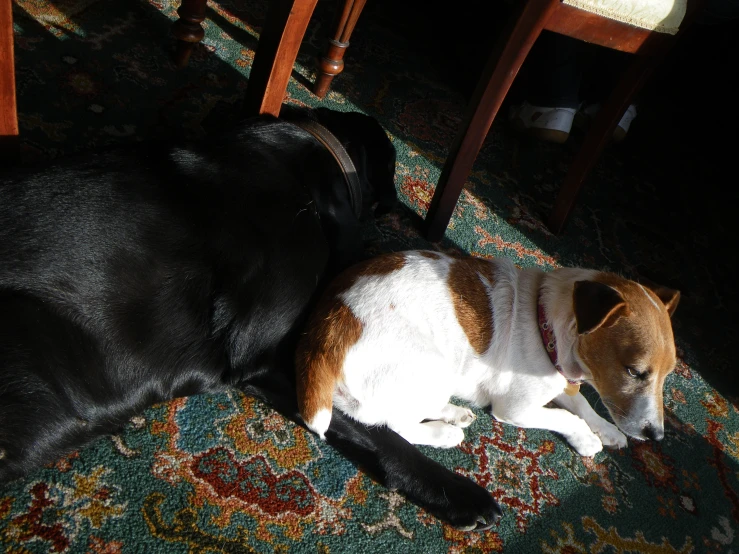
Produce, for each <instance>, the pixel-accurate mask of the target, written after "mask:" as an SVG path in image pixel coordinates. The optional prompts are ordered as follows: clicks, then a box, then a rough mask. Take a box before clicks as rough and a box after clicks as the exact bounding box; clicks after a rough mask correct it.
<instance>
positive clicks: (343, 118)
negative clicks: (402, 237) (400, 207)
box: [315, 108, 397, 216]
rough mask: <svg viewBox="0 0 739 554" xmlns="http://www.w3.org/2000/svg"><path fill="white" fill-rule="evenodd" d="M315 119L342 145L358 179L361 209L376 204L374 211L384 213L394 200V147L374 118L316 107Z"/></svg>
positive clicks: (394, 202) (390, 207)
mask: <svg viewBox="0 0 739 554" xmlns="http://www.w3.org/2000/svg"><path fill="white" fill-rule="evenodd" d="M315 114H316V116H317V117H318V121H319V122H320V123H321V124H322V125H323V126H324V127H326V128H327V129H329V130H330V131H331V132H332V133H333V134H334V135H335V136H336V138H338V139H339V141H340V142H341V143H342V144H343V145H344V148H345V149H346V151H347V153H348V154H349V156H350V157H351V158H352V160H353V161H354V165H355V166H356V168H357V172H358V173H359V177H360V181H361V183H362V199H363V202H362V203H363V208H364V209H363V212H364V213H367V212H368V208H369V207H371V206H374V205H375V204H377V207H376V209H375V215H377V216H379V215H382V214H385V213H388V212H389V211H390V210H392V209H393V207H394V206H395V204H396V202H397V193H396V190H395V179H394V177H395V156H396V154H395V147H394V146H393V143H392V142H391V141H390V139H389V138H388V136H387V134H386V133H385V130H384V129H383V128H382V127H381V126H380V124H379V123H378V121H377V120H376V119H375V118H373V117H370V116H368V115H364V114H362V113H358V112H337V111H333V110H329V109H327V108H317V109H316V110H315Z"/></svg>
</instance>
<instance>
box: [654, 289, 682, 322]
mask: <svg viewBox="0 0 739 554" xmlns="http://www.w3.org/2000/svg"><path fill="white" fill-rule="evenodd" d="M648 286H649V289H650V290H651V291H652V292H653V293H654V294H656V295H657V298H659V299H660V300H662V303H663V304H664V305H665V308H667V313H668V314H670V317H672V314H674V313H675V310H677V305H678V303H679V302H680V291H679V290H675V289H671V288H667V287H663V286H660V285H651V284H650V285H648Z"/></svg>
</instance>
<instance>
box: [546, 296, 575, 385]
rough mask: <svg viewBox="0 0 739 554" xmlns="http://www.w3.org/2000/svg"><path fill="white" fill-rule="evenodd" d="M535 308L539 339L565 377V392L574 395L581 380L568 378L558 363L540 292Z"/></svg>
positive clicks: (552, 334) (555, 341) (554, 340)
mask: <svg viewBox="0 0 739 554" xmlns="http://www.w3.org/2000/svg"><path fill="white" fill-rule="evenodd" d="M537 309H538V313H539V331H540V332H541V339H542V341H543V342H544V348H545V349H546V351H547V354H549V359H550V360H551V362H552V365H553V366H554V368H555V369H556V370H557V371H558V372H559V374H560V375H562V377H564V378H565V379H567V386H566V387H565V392H566V393H567V394H569V395H570V396H574V395H576V394H577V393H578V392H580V384H581V383H582V381H579V380H576V379H570V378H568V377H567V376H566V375H565V372H564V370H563V369H562V366H561V365H559V360H558V356H557V339H556V338H555V336H554V331H553V330H552V326H551V325H550V324H549V321H547V315H546V313H545V312H544V305H543V304H542V303H541V294H539V298H538V299H537Z"/></svg>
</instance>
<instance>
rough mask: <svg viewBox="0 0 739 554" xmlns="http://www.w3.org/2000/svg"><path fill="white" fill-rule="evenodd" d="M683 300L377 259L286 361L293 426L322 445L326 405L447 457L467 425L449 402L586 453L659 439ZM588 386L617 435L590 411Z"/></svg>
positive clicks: (332, 294) (597, 281)
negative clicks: (290, 366) (555, 436)
mask: <svg viewBox="0 0 739 554" xmlns="http://www.w3.org/2000/svg"><path fill="white" fill-rule="evenodd" d="M679 299H680V293H679V292H678V291H674V290H670V289H667V288H664V287H656V286H645V285H642V284H639V283H636V282H634V281H630V280H627V279H624V278H622V277H620V276H618V275H615V274H612V273H605V272H601V271H594V270H589V269H582V268H561V269H556V270H554V271H551V272H545V271H542V270H540V269H523V270H519V269H517V268H516V267H515V266H514V264H513V263H511V262H510V261H508V260H503V259H501V260H483V259H478V258H472V257H453V256H448V255H444V254H441V253H438V252H430V251H408V252H400V253H393V254H387V255H382V256H379V257H377V258H374V259H371V260H368V261H366V262H363V263H361V264H359V265H356V266H354V267H352V268H350V269H349V270H347V271H345V272H344V273H343V274H342V275H341V276H340V277H339V278H338V279H336V280H335V281H334V283H333V284H332V286H331V287H330V288H329V289H328V290H327V293H326V295H325V296H324V298H323V300H322V301H321V302H320V304H319V305H318V307H317V309H316V310H315V311H314V313H313V314H312V319H311V321H310V323H309V325H308V327H307V332H306V333H305V334H304V335H303V337H302V339H301V344H300V347H299V349H298V354H297V358H296V360H297V367H296V370H297V390H298V403H299V407H300V412H301V416H302V417H303V420H304V421H305V422H306V424H307V425H308V427H309V428H310V429H311V430H313V431H314V432H316V433H317V434H319V435H321V436H323V435H324V433H325V432H326V429H327V428H328V426H329V423H330V421H331V412H332V408H333V407H336V408H338V409H339V410H341V411H342V412H344V413H345V414H347V415H349V416H351V417H353V418H355V419H357V420H359V421H361V422H363V423H365V424H367V425H387V426H388V427H390V428H391V429H393V430H395V431H396V432H397V433H399V434H400V435H401V436H403V437H404V438H405V439H406V440H408V441H409V442H412V443H414V444H426V445H432V446H439V447H452V446H455V445H457V444H459V443H460V442H461V441H462V440H463V439H464V432H463V431H462V428H464V427H466V426H468V425H469V424H470V423H471V422H472V421H473V419H474V415H473V413H472V412H471V411H470V410H468V409H466V408H462V407H459V406H455V405H453V404H450V403H449V401H450V399H451V397H456V398H460V399H463V400H466V401H468V402H471V403H472V404H473V405H477V406H481V407H482V406H491V412H492V415H493V416H494V417H495V418H496V419H498V420H499V421H502V422H505V423H509V424H511V425H516V426H519V427H526V428H539V429H549V430H551V431H554V432H556V433H559V434H561V435H562V436H564V438H565V439H566V440H567V441H568V442H569V443H570V445H572V447H573V448H574V449H575V450H576V451H577V452H578V453H579V454H581V455H583V456H593V455H595V454H596V453H597V452H599V451H600V450H601V449H602V447H603V445H606V446H614V447H619V448H620V447H624V446H626V436H625V435H629V436H631V437H633V438H635V439H641V440H644V439H655V440H660V439H661V438H662V437H663V436H664V421H663V405H662V389H663V383H664V380H665V377H666V376H667V375H668V374H669V373H670V371H671V370H672V369H673V367H674V366H675V361H676V358H675V344H674V338H673V333H672V325H671V321H670V317H671V315H672V314H673V313H674V311H675V308H676V307H677V304H678V301H679ZM584 382H586V383H589V384H590V385H592V386H593V387H594V388H595V389H596V391H597V392H598V394H599V395H600V397H601V399H602V400H603V403H604V405H605V406H606V407H607V408H608V411H609V412H610V415H611V417H612V418H613V420H614V421H615V422H616V425H617V426H618V427H616V426H615V425H613V424H612V423H610V422H608V421H606V420H605V419H603V418H602V417H600V416H599V415H598V414H597V413H596V412H595V411H594V410H593V409H592V408H591V406H590V404H589V403H588V402H587V400H586V399H585V398H584V397H583V395H582V394H581V393H580V392H579V385H580V384H581V383H584ZM551 401H554V403H555V404H556V405H558V406H559V407H560V408H563V409H559V408H548V407H545V406H546V405H547V404H548V403H549V402H551ZM619 429H620V430H619ZM624 434H625V435H624Z"/></svg>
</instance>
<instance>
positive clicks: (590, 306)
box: [572, 281, 629, 335]
mask: <svg viewBox="0 0 739 554" xmlns="http://www.w3.org/2000/svg"><path fill="white" fill-rule="evenodd" d="M572 301H573V305H574V308H575V320H576V321H577V332H578V334H580V335H585V334H588V333H592V332H593V331H595V330H596V329H600V328H601V327H610V326H611V325H614V324H615V323H616V321H618V318H620V317H622V316H627V315H629V307H628V306H627V305H626V301H625V300H624V298H623V296H621V293H620V292H618V291H617V290H616V289H614V288H611V287H609V286H608V285H604V284H603V283H598V282H596V281H576V282H575V291H574V292H573V295H572Z"/></svg>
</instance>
